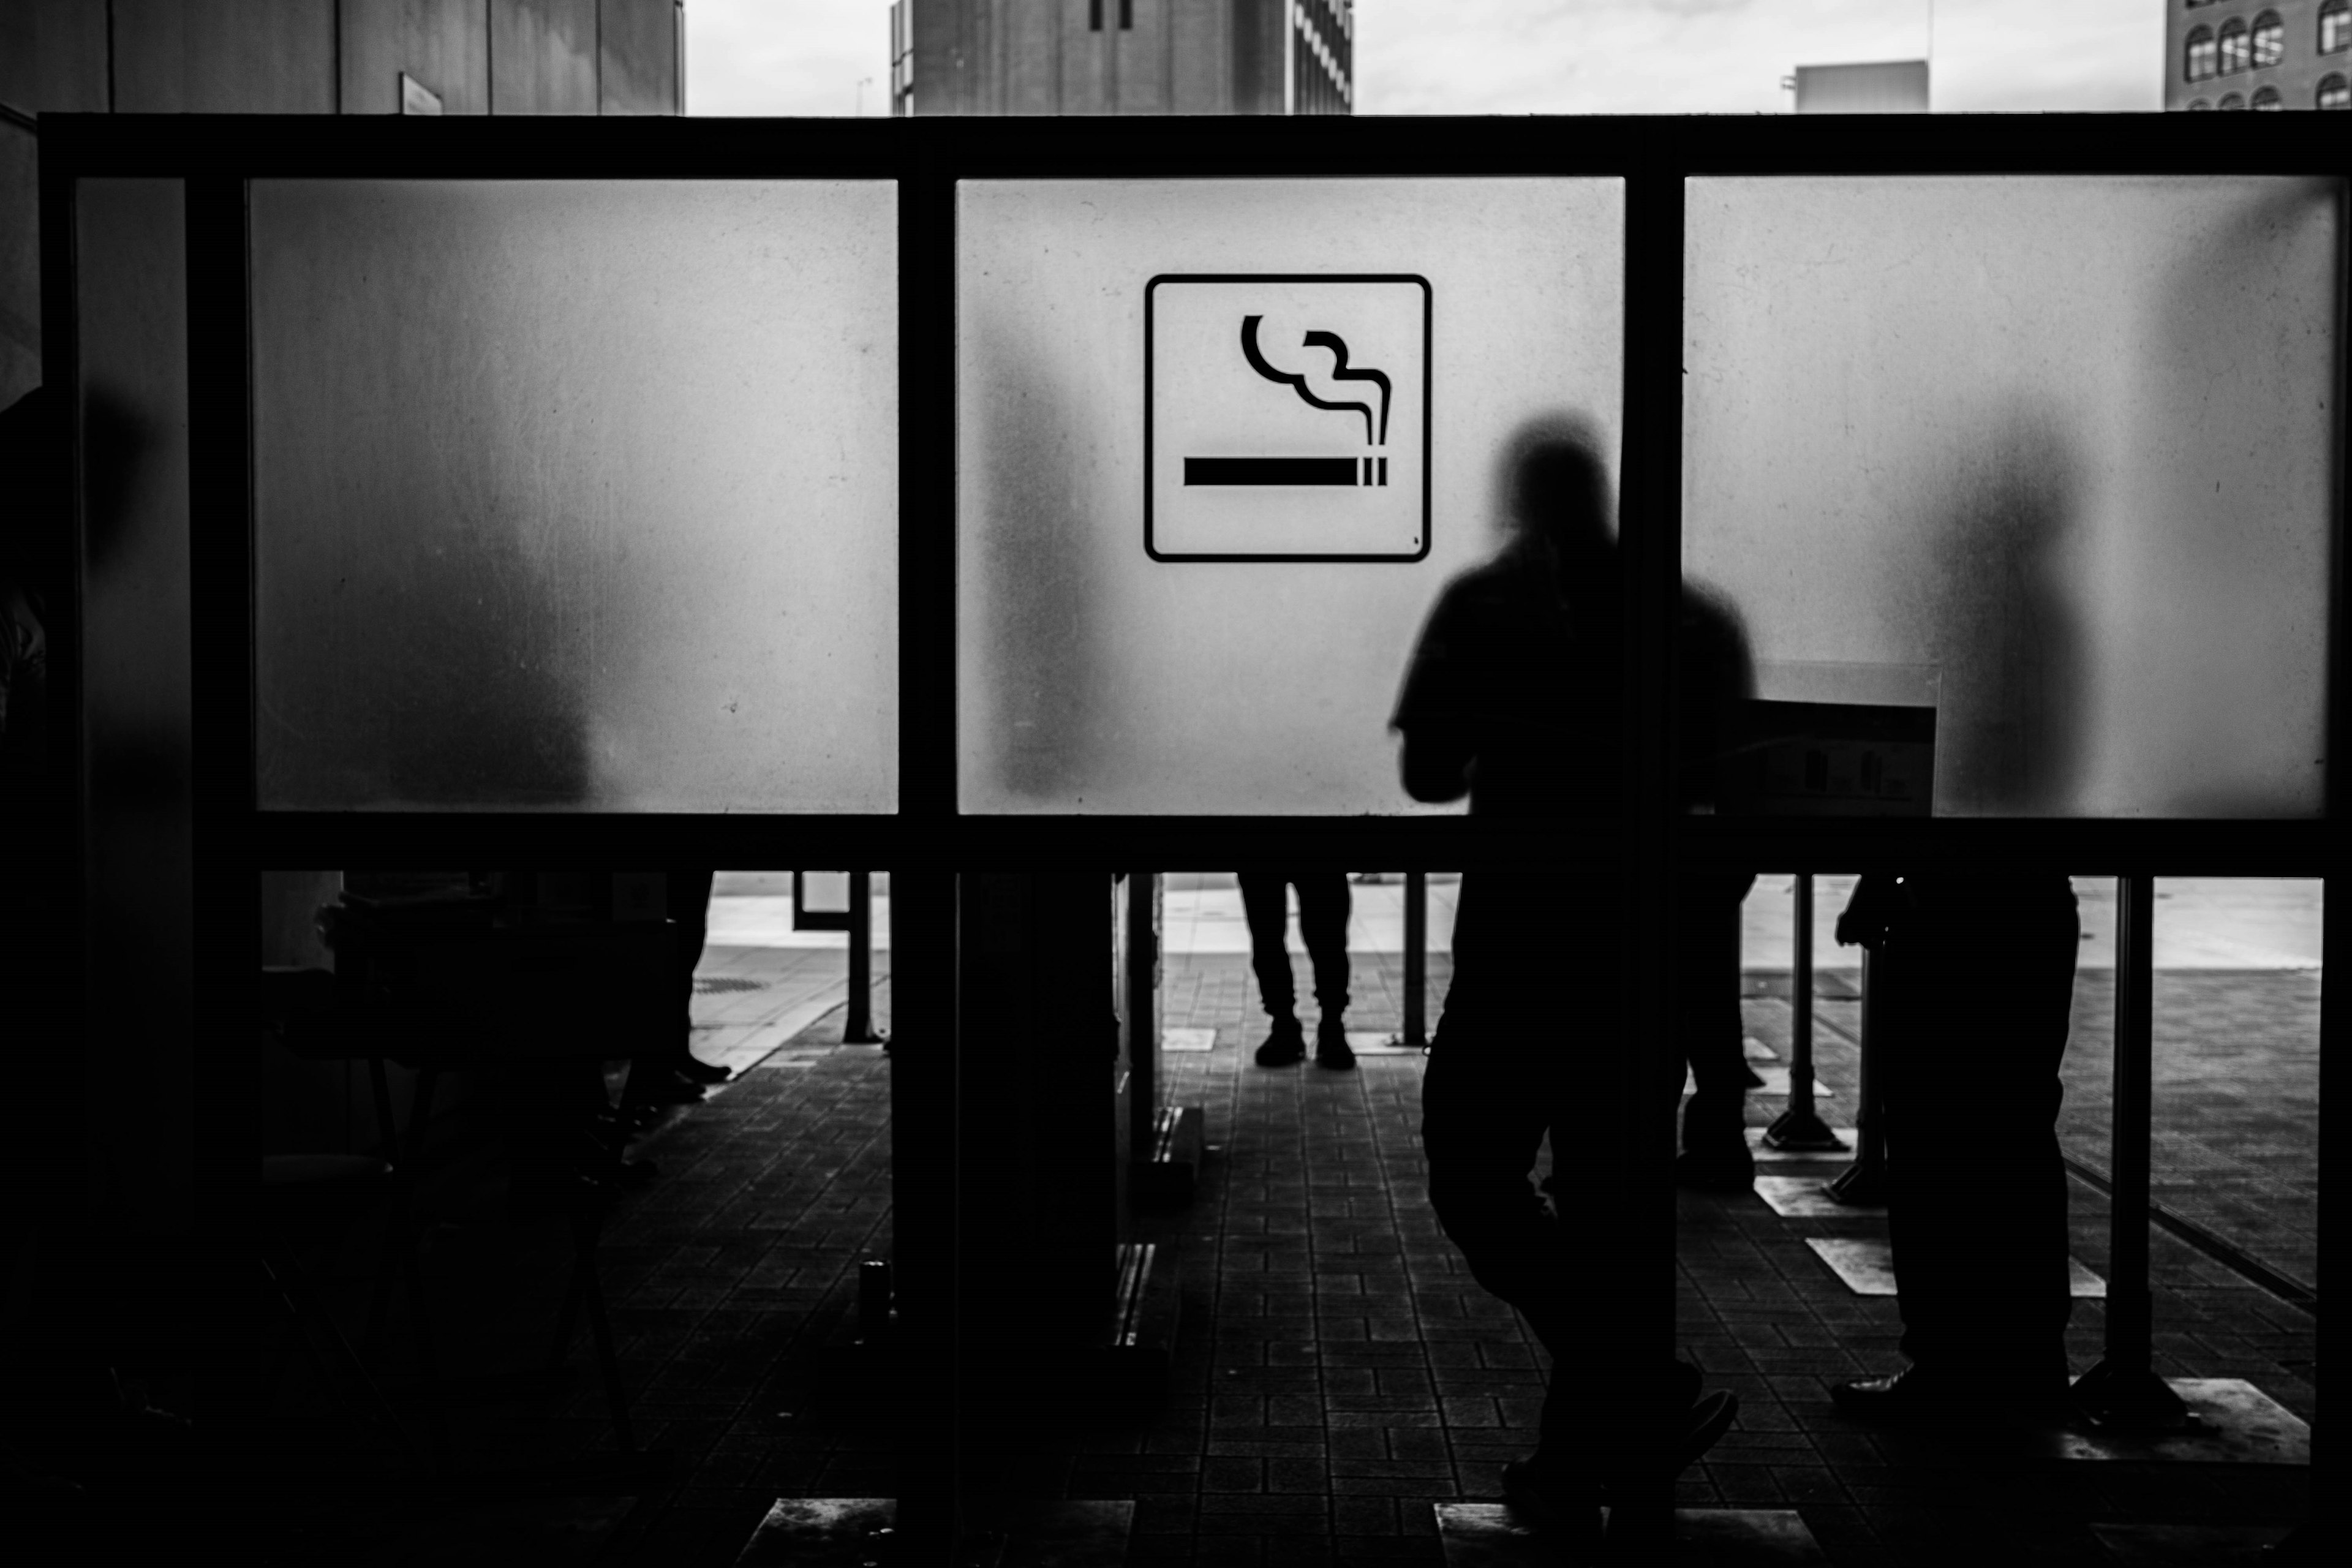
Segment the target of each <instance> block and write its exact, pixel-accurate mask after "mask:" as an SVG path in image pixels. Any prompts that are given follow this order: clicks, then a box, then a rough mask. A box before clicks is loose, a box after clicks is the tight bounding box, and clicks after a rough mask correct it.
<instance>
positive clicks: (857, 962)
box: [841, 871, 882, 1046]
mask: <svg viewBox="0 0 2352 1568" xmlns="http://www.w3.org/2000/svg"><path fill="white" fill-rule="evenodd" d="M841 1037H842V1039H843V1041H844V1042H845V1043H846V1044H849V1045H853V1046H872V1045H879V1044H880V1043H881V1040H882V1037H881V1036H879V1035H877V1034H876V1033H875V1032H874V873H873V872H871V871H852V872H851V873H850V874H849V1016H848V1017H847V1018H846V1019H845V1020H844V1022H843V1024H842V1026H841Z"/></svg>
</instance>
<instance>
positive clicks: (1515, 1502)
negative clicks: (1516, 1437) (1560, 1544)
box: [1503, 1459, 1601, 1547]
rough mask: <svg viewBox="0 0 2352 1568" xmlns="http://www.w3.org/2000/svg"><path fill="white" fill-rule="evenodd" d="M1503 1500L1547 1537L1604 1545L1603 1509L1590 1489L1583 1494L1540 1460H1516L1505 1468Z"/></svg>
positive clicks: (1588, 1544)
mask: <svg viewBox="0 0 2352 1568" xmlns="http://www.w3.org/2000/svg"><path fill="white" fill-rule="evenodd" d="M1503 1500H1504V1501H1505V1502H1507V1503H1508V1504H1510V1505H1511V1511H1512V1512H1514V1513H1516V1514H1517V1515H1518V1516H1519V1517H1520V1518H1521V1519H1523V1520H1525V1521H1527V1522H1528V1524H1529V1525H1531V1526H1533V1527H1534V1528H1535V1529H1537V1530H1540V1531H1544V1532H1545V1533H1546V1534H1548V1535H1553V1536H1568V1537H1571V1538H1575V1539H1579V1540H1581V1541H1582V1542H1583V1543H1584V1544H1585V1545H1586V1546H1588V1547H1597V1546H1599V1545H1600V1544H1601V1508H1600V1503H1599V1500H1598V1499H1597V1498H1596V1496H1595V1495H1594V1494H1593V1493H1592V1491H1591V1489H1589V1488H1588V1489H1583V1490H1582V1491H1581V1492H1580V1491H1579V1490H1578V1489H1574V1488H1572V1487H1570V1485H1568V1484H1567V1482H1566V1481H1565V1480H1564V1479H1562V1478H1561V1477H1559V1475H1557V1474H1556V1473H1555V1472H1553V1471H1552V1470H1551V1469H1550V1468H1549V1467H1548V1466H1546V1465H1545V1464H1544V1463H1543V1462H1542V1461H1541V1460H1539V1459H1514V1460H1512V1461H1511V1462H1510V1463H1508V1464H1507V1465H1505V1466H1504V1467H1503Z"/></svg>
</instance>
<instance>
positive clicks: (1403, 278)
mask: <svg viewBox="0 0 2352 1568" xmlns="http://www.w3.org/2000/svg"><path fill="white" fill-rule="evenodd" d="M1162 283H1416V284H1419V285H1420V286H1421V548H1420V549H1419V550H1417V551H1415V552H1412V554H1410V555H1291V554H1286V555H1234V554H1183V555H1171V554H1167V553H1165V552H1162V551H1161V550H1160V547H1159V546H1158V545H1157V544H1156V543H1154V542H1153V540H1152V534H1151V489H1152V463H1151V459H1152V456H1153V446H1152V441H1153V436H1152V429H1151V370H1152V355H1151V342H1152V339H1151V316H1152V307H1153V302H1154V297H1155V296H1156V295H1157V294H1158V292H1159V289H1160V285H1161V284H1162ZM1436 315H1437V291H1436V290H1435V289H1432V288H1431V287H1430V286H1429V279H1426V278H1424V277H1423V276H1422V275H1421V274H1420V273H1418V272H1162V273H1160V274H1159V275H1158V276H1157V277H1155V278H1153V279H1151V281H1150V282H1149V283H1146V284H1145V285H1144V286H1143V552H1144V553H1145V554H1146V555H1148V556H1150V558H1151V559H1152V560H1154V561H1165V562H1169V563H1181V562H1186V561H1268V562H1302V561H1352V562H1364V563H1381V564H1391V565H1407V566H1409V565H1412V563H1415V562H1419V561H1426V560H1427V559H1429V546H1430V534H1431V529H1430V516H1429V497H1430V461H1429V458H1430V431H1431V421H1430V409H1431V399H1430V393H1431V389H1432V387H1433V384H1434V379H1435V369H1436V367H1435V364H1434V363H1433V362H1434V357H1435V356H1434V353H1433V348H1434V345H1435V341H1436V333H1435V321H1436Z"/></svg>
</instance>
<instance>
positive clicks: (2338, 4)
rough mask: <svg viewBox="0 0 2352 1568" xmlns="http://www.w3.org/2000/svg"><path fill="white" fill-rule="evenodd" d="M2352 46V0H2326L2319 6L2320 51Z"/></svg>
mask: <svg viewBox="0 0 2352 1568" xmlns="http://www.w3.org/2000/svg"><path fill="white" fill-rule="evenodd" d="M2347 48H2352V0H2326V4H2325V5H2321V6H2320V8H2319V52H2320V53H2321V54H2323V55H2333V54H2337V53H2340V52H2342V51H2343V50H2345V49H2347Z"/></svg>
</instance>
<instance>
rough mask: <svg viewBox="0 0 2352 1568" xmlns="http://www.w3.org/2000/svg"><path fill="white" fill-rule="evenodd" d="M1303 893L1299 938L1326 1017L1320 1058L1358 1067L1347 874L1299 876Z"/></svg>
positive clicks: (1319, 1032)
mask: <svg viewBox="0 0 2352 1568" xmlns="http://www.w3.org/2000/svg"><path fill="white" fill-rule="evenodd" d="M1292 881H1293V882H1294V883H1295V884H1296V885H1297V889H1298V934H1299V935H1300V936H1301V937H1303V938H1304V939H1305V940H1306V942H1307V957H1308V959H1309V960H1311V961H1312V962H1313V963H1314V966H1315V1005H1316V1006H1317V1007H1318V1009H1319V1010H1320V1012H1321V1018H1320V1020H1319V1022H1318V1024H1317V1025H1316V1030H1315V1059H1316V1060H1317V1061H1318V1062H1320V1063H1321V1064H1322V1065H1323V1066H1325V1067H1331V1068H1349V1067H1353V1066H1355V1065H1356V1053H1355V1052H1354V1051H1352V1050H1350V1049H1349V1047H1348V1026H1347V1022H1346V1015H1347V1011H1348V909H1349V898H1348V874H1347V873H1346V872H1344V871H1323V872H1307V873H1305V874H1303V875H1300V876H1297V877H1294V878H1293V879H1292Z"/></svg>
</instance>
